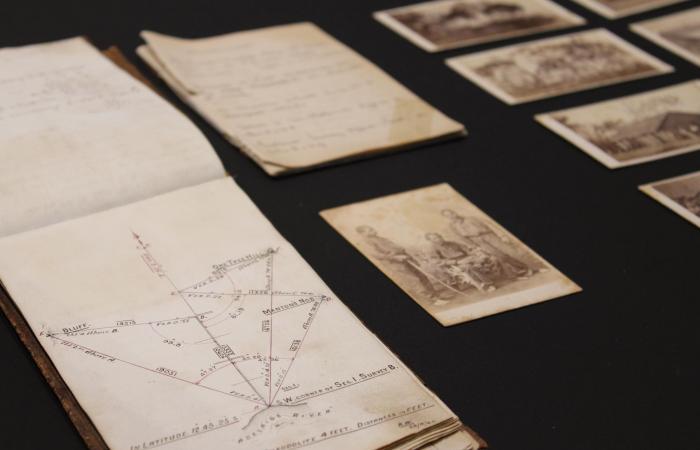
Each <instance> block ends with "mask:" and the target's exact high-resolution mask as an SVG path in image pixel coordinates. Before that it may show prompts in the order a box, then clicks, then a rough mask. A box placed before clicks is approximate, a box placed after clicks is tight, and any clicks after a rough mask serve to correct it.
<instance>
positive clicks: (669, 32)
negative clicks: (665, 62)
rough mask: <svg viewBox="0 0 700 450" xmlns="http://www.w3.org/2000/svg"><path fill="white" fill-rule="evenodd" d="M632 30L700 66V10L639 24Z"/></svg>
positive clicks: (695, 9)
mask: <svg viewBox="0 0 700 450" xmlns="http://www.w3.org/2000/svg"><path fill="white" fill-rule="evenodd" d="M630 28H632V30H633V31H635V32H637V33H639V34H641V35H642V36H644V37H646V38H647V39H649V40H651V41H653V42H654V43H656V44H658V45H660V46H662V47H664V48H666V49H667V50H670V51H672V52H674V53H676V54H678V55H679V56H681V57H683V58H685V59H687V60H688V61H690V62H692V63H693V64H696V65H698V66H700V8H693V9H689V10H687V11H683V12H680V13H676V14H669V15H667V16H662V17H659V18H657V19H652V20H646V21H643V22H638V23H635V24H633V25H631V26H630Z"/></svg>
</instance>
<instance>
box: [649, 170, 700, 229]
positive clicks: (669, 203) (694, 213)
mask: <svg viewBox="0 0 700 450" xmlns="http://www.w3.org/2000/svg"><path fill="white" fill-rule="evenodd" d="M639 189H640V190H641V191H642V192H644V193H645V194H647V195H649V196H650V197H651V198H653V199H654V200H656V201H657V202H659V203H661V204H662V205H664V206H666V207H667V208H669V209H670V210H672V211H673V212H675V213H676V214H678V215H679V216H681V217H683V218H684V219H686V220H687V221H689V222H690V223H692V224H694V225H695V226H697V227H700V171H698V172H693V173H689V174H687V175H682V176H679V177H675V178H670V179H668V180H661V181H656V182H654V183H649V184H645V185H642V186H639Z"/></svg>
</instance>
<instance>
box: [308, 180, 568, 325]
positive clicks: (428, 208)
mask: <svg viewBox="0 0 700 450" xmlns="http://www.w3.org/2000/svg"><path fill="white" fill-rule="evenodd" d="M321 216H322V217H323V218H324V219H325V220H326V221H327V222H328V223H329V224H330V225H331V226H332V227H333V228H335V229H336V231H338V232H339V233H340V234H341V235H342V236H343V237H345V238H346V239H347V240H348V241H349V242H350V243H351V244H352V245H353V246H355V248H357V249H358V250H359V251H360V252H361V253H362V254H363V255H364V256H365V257H367V258H368V259H369V260H370V261H371V262H372V263H373V264H374V265H375V266H377V267H378V268H379V270H381V271H382V272H383V273H384V274H385V275H386V276H388V277H389V278H390V279H391V280H392V281H394V283H396V284H397V285H398V286H399V287H400V288H401V289H403V290H404V291H405V292H406V293H407V294H408V295H409V296H410V297H411V298H413V300H415V301H416V302H417V303H418V304H419V305H420V306H421V307H422V308H423V309H425V310H426V311H427V312H428V313H429V314H430V315H432V316H433V317H434V318H435V319H437V320H438V321H439V322H440V323H441V324H442V325H444V326H449V325H454V324H457V323H462V322H467V321H470V320H474V319H478V318H481V317H484V316H488V315H492V314H497V313H500V312H503V311H508V310H511V309H515V308H519V307H522V306H526V305H530V304H533V303H538V302H542V301H545V300H550V299H553V298H556V297H561V296H564V295H568V294H572V293H574V292H578V291H580V290H581V289H580V288H579V287H578V286H577V285H576V284H575V283H574V282H573V281H571V280H569V279H568V278H567V277H566V276H564V275H563V274H562V273H560V272H559V271H557V270H556V269H555V268H554V267H552V266H551V265H550V264H549V263H547V262H546V261H545V260H544V259H542V258H541V257H540V256H538V255H537V254H536V253H535V252H533V251H532V250H531V249H529V248H528V247H527V246H526V245H525V244H523V243H522V242H520V241H519V240H518V239H517V238H516V237H514V236H513V235H511V234H510V233H509V232H508V231H506V230H505V229H504V228H503V227H501V226H500V225H498V224H497V223H496V222H495V221H494V220H492V219H491V218H490V217H489V216H487V215H486V214H485V213H484V212H482V211H481V210H480V209H479V208H477V207H476V206H474V205H473V204H472V203H470V202H469V201H468V200H467V199H466V198H464V197H463V196H462V195H461V194H459V193H458V192H457V191H455V190H454V189H453V188H452V187H451V186H450V185H449V184H446V183H443V184H438V185H435V186H429V187H425V188H421V189H416V190H412V191H408V192H403V193H399V194H394V195H389V196H386V197H381V198H377V199H373V200H368V201H364V202H359V203H354V204H350V205H346V206H341V207H338V208H333V209H329V210H325V211H322V212H321Z"/></svg>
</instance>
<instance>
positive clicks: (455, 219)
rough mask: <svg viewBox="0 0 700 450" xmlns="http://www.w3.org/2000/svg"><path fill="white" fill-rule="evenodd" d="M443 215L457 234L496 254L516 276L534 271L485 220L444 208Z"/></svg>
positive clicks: (520, 276)
mask: <svg viewBox="0 0 700 450" xmlns="http://www.w3.org/2000/svg"><path fill="white" fill-rule="evenodd" d="M442 215H443V216H444V217H446V218H447V219H448V220H449V221H450V225H451V228H452V231H453V232H454V233H455V234H456V235H457V236H459V237H461V238H462V239H464V240H465V241H467V242H469V243H471V244H473V245H475V246H477V247H480V248H481V249H483V250H485V251H486V252H488V253H490V254H492V255H494V256H495V257H496V258H498V259H499V260H500V262H501V263H502V264H503V266H504V267H505V268H506V269H507V270H508V272H509V273H510V274H512V275H514V276H515V277H516V278H525V277H528V276H530V275H532V274H533V273H534V271H533V270H532V269H531V268H530V267H529V266H528V264H526V263H524V262H522V261H521V260H520V259H518V258H516V257H515V256H513V255H512V254H510V248H509V247H510V245H509V244H508V242H506V241H505V240H504V239H503V238H501V237H500V236H499V235H498V234H496V232H495V231H494V230H493V229H492V228H491V227H490V226H488V225H487V224H486V223H484V222H483V221H481V220H479V219H478V218H476V217H464V216H460V215H459V214H457V213H456V212H454V211H453V210H451V209H443V210H442Z"/></svg>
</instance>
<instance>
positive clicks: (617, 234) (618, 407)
mask: <svg viewBox="0 0 700 450" xmlns="http://www.w3.org/2000/svg"><path fill="white" fill-rule="evenodd" d="M402 3H403V2H402V1H377V0H375V1H360V0H354V1H347V2H338V1H317V2H312V1H289V0H286V1H267V0H260V1H256V2H243V1H233V0H228V1H204V0H198V1H176V0H167V1H166V0H159V1H126V0H122V1H118V2H117V1H115V2H105V1H91V2H87V1H86V2H78V1H68V0H62V1H56V0H46V1H41V2H38V1H13V2H3V4H2V6H1V7H0V10H1V11H2V14H1V15H0V17H2V19H1V21H0V24H1V25H0V46H10V45H23V44H29V43H35V42H42V41H48V40H55V39H60V38H65V37H70V36H74V35H78V34H83V35H86V36H89V37H90V38H91V40H92V41H93V42H94V43H95V44H96V45H98V46H100V47H107V46H109V45H112V44H116V45H118V46H119V47H121V49H122V50H124V52H125V53H126V54H127V56H128V57H129V58H130V59H131V60H132V61H134V62H137V64H138V65H139V67H140V68H141V69H143V70H145V71H147V69H146V68H145V66H144V65H143V64H141V63H140V62H139V61H138V60H137V59H136V57H135V55H134V53H133V51H134V48H135V47H136V46H137V44H139V43H140V39H139V37H138V32H139V30H142V29H152V30H156V31H161V32H164V33H170V34H174V35H179V36H183V37H200V36H208V35H215V34H220V33H226V32H231V31H236V30H244V29H250V28H257V27H263V26H267V25H274V24H282V23H288V22H294V21H302V20H309V21H313V22H315V23H317V24H318V25H320V26H321V27H323V28H324V29H326V30H327V31H328V32H330V33H331V34H333V35H334V36H335V37H337V38H338V39H340V40H341V41H343V42H345V43H346V44H348V45H350V46H351V47H353V48H355V49H356V50H357V51H359V52H360V53H361V54H363V55H364V56H366V57H368V58H369V59H370V60H372V61H374V62H375V63H377V64H378V65H379V66H381V67H382V68H383V69H385V70H386V71H388V72H389V73H390V74H392V75H393V76H394V77H396V78H397V79H398V80H399V81H401V82H403V83H404V84H406V85H407V86H408V87H409V88H410V89H412V90H414V91H415V92H416V93H417V94H418V95H420V96H422V97H423V98H425V99H426V100H428V101H429V102H430V103H432V104H433V105H435V106H436V107H437V108H439V109H441V110H442V111H444V112H445V113H446V114H448V115H449V116H451V117H453V118H455V119H457V120H459V121H461V122H463V123H464V124H465V125H466V126H467V128H468V130H469V132H470V134H469V136H468V137H467V138H466V139H462V140H456V141H451V142H449V143H443V144H439V145H433V146H430V147H425V148H421V149H417V150H413V151H408V152H403V153H398V154H392V155H389V156H383V157H378V158H373V159H369V160H364V161H361V162H355V163H352V164H346V165H342V166H338V167H333V168H327V169H322V170H317V171H314V172H311V173H307V174H302V175H296V176H292V177H288V178H284V179H280V180H273V179H271V178H269V177H267V176H266V175H265V174H264V173H263V171H262V170H260V169H259V168H258V167H257V166H255V165H254V164H253V163H252V162H251V161H249V160H248V159H246V158H245V157H244V156H243V155H242V154H241V153H239V152H238V151H237V150H236V149H235V148H233V147H231V146H230V145H229V144H227V143H226V142H225V141H224V140H223V139H222V138H221V137H220V136H219V135H218V134H216V133H215V132H214V131H213V130H212V129H211V127H209V126H208V125H207V124H206V123H205V122H204V121H202V120H201V119H200V118H198V117H197V116H196V115H194V114H193V113H192V112H191V111H189V110H186V111H187V114H188V115H189V116H190V117H191V118H192V120H194V122H195V123H196V124H197V125H198V126H200V128H201V129H203V130H204V132H205V133H206V135H207V136H208V138H209V139H210V141H211V142H212V144H213V145H214V146H215V148H216V150H217V151H218V153H219V155H220V156H221V158H222V159H223V161H224V163H225V164H226V167H227V169H228V170H229V172H230V173H232V174H233V175H234V176H235V178H236V180H237V182H238V183H239V184H240V185H241V186H242V188H243V189H244V190H245V191H246V192H247V193H248V194H249V195H250V196H251V197H252V199H253V200H254V201H255V202H256V203H257V204H258V206H259V207H260V208H261V209H262V210H263V212H264V213H265V214H266V215H267V217H268V218H269V219H270V220H271V221H272V222H273V223H274V224H275V226H277V228H278V229H279V230H280V231H281V232H282V234H283V235H284V236H285V237H286V238H287V239H289V240H290V241H291V243H292V244H293V245H294V246H295V247H296V248H297V249H298V250H299V251H300V252H301V254H302V255H303V256H304V257H305V258H306V259H307V260H308V261H309V263H310V264H311V265H312V266H313V267H314V268H315V269H316V270H317V271H318V273H319V274H320V275H321V277H322V278H323V279H324V280H325V281H326V282H327V283H328V284H329V285H330V287H331V288H332V289H333V290H334V291H335V293H336V294H337V295H338V296H339V297H340V298H341V299H342V300H343V301H344V302H345V303H346V304H347V305H348V306H349V307H350V308H351V309H352V310H353V311H354V312H355V313H356V314H357V315H358V316H359V317H360V318H361V319H362V320H363V321H364V322H365V324H366V325H367V326H368V327H369V328H370V329H371V330H373V331H374V332H376V333H377V334H378V335H379V337H380V338H381V339H382V340H383V341H384V342H385V343H386V344H387V345H388V346H389V347H390V348H391V349H393V350H394V351H395V352H396V353H397V354H398V355H399V356H400V357H401V358H402V359H403V360H404V361H405V362H406V363H407V364H408V365H409V366H410V367H411V368H412V369H413V370H414V371H415V372H416V373H417V374H418V375H419V376H420V377H421V378H422V379H423V380H424V381H425V382H426V384H427V385H428V386H430V387H431V388H432V389H433V390H434V391H435V392H436V393H437V394H438V395H439V396H440V397H441V398H442V399H443V400H444V401H445V402H446V403H447V404H448V405H449V406H450V407H452V408H453V409H454V411H455V412H456V413H457V414H458V415H459V416H460V417H461V418H462V419H463V420H464V422H465V423H468V424H469V425H470V426H472V427H473V428H474V429H475V430H477V431H478V432H479V433H480V434H481V435H482V436H483V437H484V438H485V439H486V440H487V441H489V443H490V444H491V446H492V448H494V449H498V450H523V449H536V450H563V449H569V450H574V449H580V450H590V449H615V450H619V449H646V448H663V449H683V450H687V449H692V448H699V447H700V426H698V420H699V419H700V417H699V413H698V411H699V409H698V406H697V405H698V402H699V401H700V393H699V390H698V381H699V379H700V374H699V370H698V369H699V364H698V359H699V355H698V347H699V344H700V339H699V337H700V327H698V326H697V321H698V316H699V313H700V306H699V302H698V300H700V298H699V295H698V288H697V283H698V281H700V277H699V276H698V272H699V271H698V267H699V266H698V261H697V255H698V250H699V249H700V245H699V244H700V231H699V230H698V229H697V228H695V227H694V226H693V225H691V224H690V223H688V222H686V221H685V220H683V219H682V218H680V217H678V216H676V215H675V214H673V213H672V212H670V211H669V210H667V209H666V208H664V207H663V206H661V205H659V204H657V203H656V202H654V201H653V200H651V199H649V198H648V197H646V196H645V195H644V194H642V193H640V192H639V191H638V190H637V185H639V184H642V183H646V182H649V181H653V180H657V179H662V178H667V177H671V176H676V175H680V174H683V173H686V172H690V171H693V170H698V169H700V152H697V153H694V154H692V153H691V154H686V155H682V156H677V157H674V158H670V159H666V160H662V161H657V162H652V163H648V164H645V165H642V166H637V167H632V168H626V169H620V170H617V171H611V170H608V169H606V168H605V167H603V166H602V165H601V164H599V163H597V162H596V161H594V160H593V159H591V158H590V157H588V156H587V155H586V154H584V153H583V152H581V151H580V150H578V149H577V148H575V147H573V146H572V145H570V144H568V143H566V142H565V141H563V140H562V139H561V138H559V137H558V136H557V135H555V134H553V133H551V132H549V131H548V130H546V129H545V128H543V127H541V126H540V125H538V124H537V123H536V122H535V121H534V120H533V119H532V116H533V115H534V114H536V113H540V112H546V111H550V110H554V109H559V108H565V107H571V106H576V105H580V104H584V103H588V102H591V101H597V100H603V99H607V98H612V97H615V96H620V95H625V94H632V93H637V92H642V91H644V90H647V89H651V88H657V87H662V86H668V85H671V84H674V83H677V82H682V81H686V80H690V79H693V78H694V77H698V75H700V72H699V71H698V68H697V67H695V66H693V65H692V64H690V63H688V62H686V61H685V60H683V59H681V58H679V57H677V56H675V55H673V54H671V53H670V52H668V51H666V50H664V49H662V48H660V47H657V46H655V45H654V44H652V43H650V42H648V41H646V40H645V39H643V38H641V37H639V36H637V35H636V34H634V33H632V32H630V31H629V30H628V29H627V25H628V24H629V23H630V22H632V21H636V20H638V19H643V18H650V17H654V16H657V15H660V14H662V13H665V12H671V11H677V10H681V9H684V8H686V7H688V6H691V3H692V2H685V3H684V4H678V5H675V6H671V7H668V8H664V9H662V10H657V11H656V12H650V13H645V14H640V15H637V16H633V17H632V18H626V19H621V20H617V21H608V20H605V19H603V18H602V17H600V16H597V15H596V14H594V13H592V12H589V11H587V10H586V9H584V8H582V7H580V6H578V5H577V4H575V3H573V2H570V1H567V2H564V1H561V2H560V3H562V4H564V3H565V6H567V7H569V9H571V10H572V11H574V12H576V13H578V14H580V15H582V16H584V17H585V18H586V19H588V20H589V23H588V24H587V25H586V26H585V27H579V28H578V29H584V28H593V27H597V26H603V27H607V28H608V29H610V30H612V31H614V32H615V33H617V34H619V35H620V36H622V37H623V38H625V39H627V40H629V41H630V42H632V43H634V44H636V45H638V46H639V47H641V48H642V49H644V50H647V51H649V52H650V53H651V54H653V55H655V56H657V57H659V58H661V59H662V60H664V61H666V62H667V63H669V64H671V65H673V66H674V67H675V68H676V72H675V73H672V74H669V75H663V76H660V77H654V78H650V79H645V80H640V81H633V82H628V83H624V84H620V85H616V86H611V87H605V88H600V89H595V90H591V91H586V92H580V93H576V94H571V95H566V96H562V97H558V98H553V99H549V100H542V101H537V102H533V103H529V104H524V105H519V106H514V107H511V106H507V105H505V104H504V103H501V102H500V101H499V100H497V99H496V98H494V97H492V96H491V95H490V94H488V93H486V92H484V91H482V90H481V89H479V88H478V87H476V86H475V85H473V84H471V83H470V82H469V81H466V80H464V79H463V78H461V77H460V76H459V75H457V74H456V73H455V72H453V71H452V70H450V69H449V68H447V67H446V66H445V65H444V63H443V59H444V58H445V57H447V56H452V55H458V54H462V53H466V52H473V51H477V50H481V49H486V48H495V47H498V46H500V45H503V43H491V44H486V45H481V46H477V47H473V48H470V49H468V50H464V49H462V50H459V49H458V50H452V51H448V52H444V53H440V54H428V53H425V52H424V51H422V50H420V49H419V48H417V47H415V46H414V45H413V44H411V43H409V42H408V41H406V40H404V39H403V38H401V37H399V36H398V35H396V34H395V33H393V32H392V31H390V30H388V29H387V28H385V27H383V26H382V25H380V24H379V23H378V22H376V21H375V20H373V19H372V17H371V15H370V14H371V12H372V11H374V10H377V9H383V8H387V7H393V6H399V5H401V4H402ZM565 32H566V31H556V32H550V33H545V34H544V35H542V36H553V35H557V34H563V33H565ZM529 39H532V38H528V37H524V38H518V39H511V40H509V41H507V42H508V43H512V42H519V41H525V40H529ZM1 69H2V68H0V70H1ZM147 74H148V75H149V77H150V78H151V79H152V80H154V81H157V79H156V77H155V76H153V74H152V73H150V72H147ZM158 86H160V87H164V85H162V83H160V82H158ZM168 96H169V97H170V98H171V99H174V97H173V96H172V94H170V93H169V92H168ZM0 101H1V99H0ZM176 104H177V105H178V106H180V107H182V104H181V103H179V102H176ZM60 175H61V174H57V176H60ZM443 181H446V182H449V183H450V184H451V185H452V186H453V187H454V188H456V189H457V190H458V191H460V192H461V193H462V194H463V195H465V196H466V197H467V198H469V199H470V200H472V201H473V202H474V203H475V204H477V205H478V206H479V207H481V208H482V209H483V210H484V211H486V212H487V213H488V214H490V215H491V216H492V217H493V218H494V219H496V220H497V221H499V222H500V223H501V224H502V225H503V226H505V227H506V228H508V229H509V230H510V231H511V232H512V233H514V234H515V235H516V236H518V237H519V238H520V239H522V240H523V241H525V242H526V243H527V244H529V245H530V246H531V247H532V248H533V249H535V250H536V251H537V252H539V253H540V254H541V255H542V256H544V257H545V258H546V259H548V260H549V261H550V262H551V263H552V264H553V265H555V266H556V267H557V268H559V269H560V270H561V271H562V272H564V273H565V274H567V275H568V276H570V277H571V278H572V279H573V280H575V281H576V282H577V283H579V284H580V285H581V286H582V287H583V289H584V292H583V293H580V294H576V295H573V296H570V297H567V298H564V299H560V300H554V301H550V302H546V303H543V304H539V305H535V306H531V307H528V308H524V309H521V310H517V311H512V312H508V313H505V314H501V315H498V316H493V317H489V318H485V319H481V320H478V321H475V322H472V323H467V324H462V325H458V326H454V327H451V328H443V327H441V326H440V325H439V324H438V323H437V322H436V321H435V320H433V319H432V318H431V317H430V316H429V315H428V314H426V313H425V312H424V311H423V310H422V309H421V308H420V307H419V306H418V305H417V304H415V303H414V302H413V301H411V300H410V299H409V298H408V297H407V296H406V295H405V294H404V293H403V292H402V291H401V290H400V289H399V288H398V287H396V286H395V285H393V284H392V282H391V281H389V279H388V278H386V277H385V276H384V275H382V273H381V272H379V271H378V270H377V269H376V268H375V267H374V266H373V265H372V264H370V263H369V262H368V261H367V260H365V258H364V257H362V256H361V255H360V254H359V253H358V252H357V251H355V250H354V249H353V248H352V247H351V246H350V245H349V244H348V243H347V242H346V241H345V240H344V239H343V238H342V237H341V236H340V235H338V234H337V233H336V232H335V231H334V230H333V229H331V228H330V227H329V226H328V225H327V224H326V223H325V222H324V221H323V220H322V219H321V218H320V217H319V216H318V211H320V210H322V209H325V208H329V207H333V206H338V205H343V204H346V203H349V202H354V201H358V200H364V199H368V198H372V197H376V196H380V195H385V194H390V193H394V192H400V191H403V190H407V189H412V188H417V187H421V186H426V185H430V184H434V183H439V182H443ZM0 354H2V355H3V367H2V370H1V371H0V380H1V382H0V399H1V400H2V401H0V414H1V415H2V430H3V431H2V433H0V448H7V449H39V448H61V449H64V448H65V449H67V448H82V447H83V444H82V441H81V440H80V437H79V436H78V434H77V433H76V431H75V430H74V429H73V427H72V425H71V423H70V421H69V419H68V417H67V416H66V415H65V414H64V412H63V410H62V409H61V406H60V404H59V403H58V401H57V400H56V398H55V397H54V395H53V393H52V391H51V390H50V388H49V386H48V385H47V384H46V383H45V381H44V380H43V378H42V377H41V375H40V373H39V371H38V369H37V368H36V367H35V365H34V363H33V361H32V359H31V357H30V356H29V354H28V352H27V351H26V350H25V349H24V348H23V347H22V345H21V343H20V342H19V340H18V339H17V337H16V335H15V334H14V331H13V330H12V328H11V327H10V325H9V324H8V322H7V321H6V320H5V319H4V318H2V319H0ZM172 402H173V407H186V406H185V405H179V404H177V399H172Z"/></svg>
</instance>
